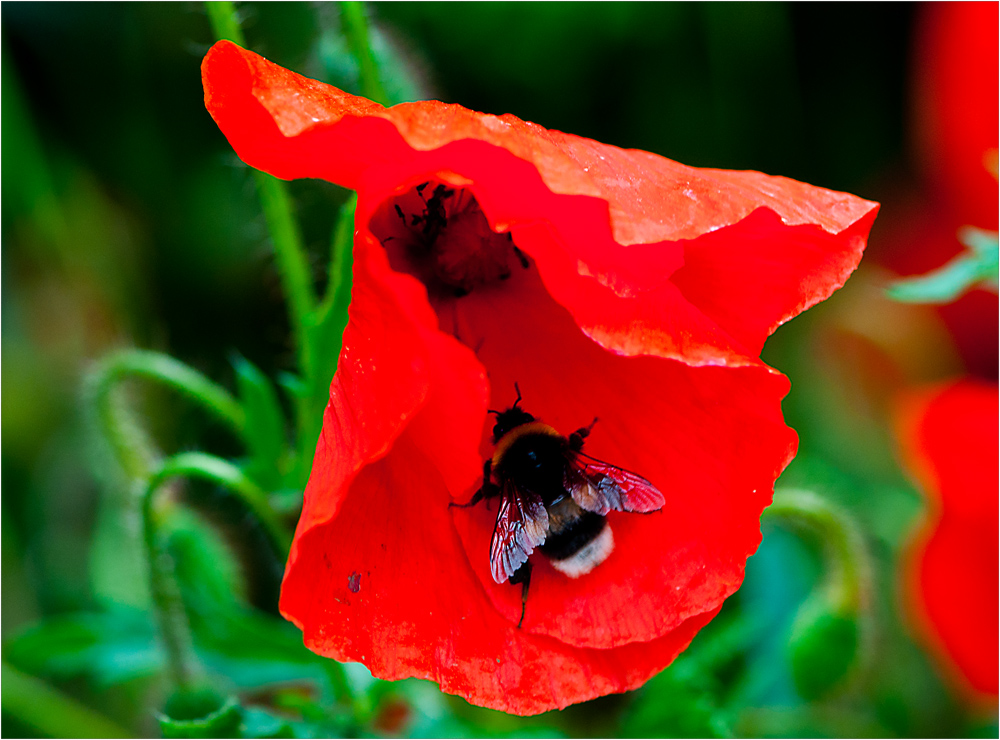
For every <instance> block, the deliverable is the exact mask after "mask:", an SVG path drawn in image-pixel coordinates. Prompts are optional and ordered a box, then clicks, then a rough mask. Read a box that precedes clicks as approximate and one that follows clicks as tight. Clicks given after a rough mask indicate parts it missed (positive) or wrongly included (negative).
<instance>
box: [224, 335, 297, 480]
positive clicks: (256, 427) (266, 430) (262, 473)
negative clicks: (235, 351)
mask: <svg viewBox="0 0 1000 740" xmlns="http://www.w3.org/2000/svg"><path fill="white" fill-rule="evenodd" d="M233 367H234V369H235V370H236V386H237V389H238V394H239V399H240V403H241V404H242V405H243V409H244V411H245V413H246V435H245V436H246V440H247V447H248V449H249V453H250V456H249V459H248V460H247V463H246V466H245V471H246V473H247V475H248V476H250V477H251V478H253V479H254V480H255V481H256V482H257V483H258V484H259V485H260V486H261V487H263V488H265V489H268V490H276V489H278V488H280V487H282V486H283V485H285V484H286V481H285V476H287V475H288V472H289V462H290V461H289V460H288V436H287V432H286V430H285V417H284V414H283V413H282V411H281V404H280V403H279V402H278V394H277V392H276V391H275V389H274V385H273V384H272V383H271V381H270V380H269V379H268V378H267V376H266V375H264V373H262V372H261V371H260V370H259V369H258V368H257V366H256V365H254V364H253V363H251V362H250V361H249V360H247V359H245V358H244V357H241V356H239V355H237V356H235V357H234V358H233Z"/></svg>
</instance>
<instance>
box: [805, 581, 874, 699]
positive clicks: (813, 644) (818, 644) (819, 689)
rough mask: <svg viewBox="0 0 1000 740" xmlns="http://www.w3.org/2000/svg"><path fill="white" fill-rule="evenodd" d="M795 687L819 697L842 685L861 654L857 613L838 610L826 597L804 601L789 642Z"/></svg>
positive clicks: (807, 695) (807, 694) (814, 697)
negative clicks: (859, 651) (859, 650)
mask: <svg viewBox="0 0 1000 740" xmlns="http://www.w3.org/2000/svg"><path fill="white" fill-rule="evenodd" d="M788 649H789V660H790V661H791V667H792V678H793V680H794V681H795V688H796V689H797V690H798V692H799V694H800V695H801V696H802V698H804V699H808V700H810V701H811V700H813V699H818V698H820V697H822V696H824V695H826V694H828V693H829V692H831V691H832V690H833V689H835V688H836V687H837V686H839V685H840V684H841V683H842V682H843V680H844V679H845V677H846V676H847V674H848V672H849V671H850V670H851V668H852V667H853V666H854V665H855V662H856V660H857V654H858V620H857V616H856V615H855V614H850V613H846V614H845V613H840V612H837V611H834V609H833V608H832V607H831V605H830V604H829V603H827V602H826V600H825V599H823V598H822V597H814V598H812V599H810V600H809V601H808V602H807V603H806V604H804V605H803V606H802V607H801V608H800V609H799V613H798V615H797V616H796V618H795V623H794V625H793V626H792V636H791V639H790V641H789V643H788Z"/></svg>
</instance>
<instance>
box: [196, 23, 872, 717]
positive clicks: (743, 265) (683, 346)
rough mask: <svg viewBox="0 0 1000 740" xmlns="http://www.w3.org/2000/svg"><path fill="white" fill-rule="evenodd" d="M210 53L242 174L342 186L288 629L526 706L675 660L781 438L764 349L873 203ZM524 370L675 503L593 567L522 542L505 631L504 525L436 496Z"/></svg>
mask: <svg viewBox="0 0 1000 740" xmlns="http://www.w3.org/2000/svg"><path fill="white" fill-rule="evenodd" d="M202 69H203V79H204V84H205V99H206V105H207V107H208V109H209V111H210V112H211V114H212V116H213V117H214V118H215V120H216V122H217V123H218V124H219V126H220V128H221V129H222V131H223V133H224V134H225V135H226V137H227V138H228V139H229V141H230V143H231V144H232V145H233V147H234V148H235V149H236V152H237V153H238V154H239V155H240V157H241V158H242V159H243V160H244V161H245V162H247V163H248V164H250V165H251V166H254V167H258V168H260V169H262V170H265V171H267V172H270V173H272V174H274V175H276V176H278V177H282V178H298V177H316V178H323V179H326V180H330V181H332V182H336V183H338V184H340V185H343V186H345V187H348V188H352V189H355V190H357V192H358V206H357V212H356V220H355V226H356V232H355V241H354V274H353V295H352V301H351V307H350V321H349V324H348V326H347V329H346V331H345V333H344V345H343V352H342V354H341V357H340V362H339V365H338V369H337V374H336V377H334V379H333V383H332V386H331V389H330V403H329V405H328V407H327V409H326V415H325V419H324V426H323V433H322V436H321V438H320V440H319V444H318V446H317V449H316V457H315V460H314V463H313V470H312V476H311V478H310V481H309V485H308V487H307V489H306V493H305V504H304V508H303V512H302V517H301V519H300V521H299V525H298V530H297V532H296V536H295V542H294V544H293V546H292V551H291V555H290V558H289V562H288V567H287V571H286V575H285V581H284V584H283V589H282V595H281V610H282V613H283V614H284V615H285V616H286V617H287V618H288V619H290V620H292V621H293V622H294V623H295V624H297V625H299V626H300V627H301V628H302V630H303V632H304V636H305V642H306V645H308V646H309V647H310V648H311V649H312V650H314V651H316V652H318V653H321V654H323V655H327V656H330V657H332V658H336V659H338V660H341V661H359V662H362V663H364V664H365V665H367V666H368V667H369V669H371V671H372V673H373V674H374V675H376V676H379V677H382V678H388V679H398V678H403V677H407V676H419V677H423V678H429V679H432V680H434V681H437V682H438V683H439V684H440V685H441V688H442V689H443V690H444V691H446V692H450V693H454V694H459V695H461V696H464V697H465V698H467V699H468V700H469V701H471V702H473V703H475V704H481V705H485V706H489V707H494V708H497V709H502V710H505V711H508V712H514V713H518V714H532V713H537V712H542V711H545V710H548V709H552V708H555V707H565V706H567V705H568V704H571V703H574V702H578V701H583V700H585V699H589V698H592V697H595V696H600V695H603V694H608V693H612V692H620V691H625V690H628V689H631V688H635V687H637V686H639V685H640V684H642V683H643V682H644V681H646V680H647V679H648V678H649V677H650V676H652V675H653V674H654V673H656V672H657V671H659V670H661V669H662V668H664V667H665V666H666V665H668V664H669V663H670V662H671V661H672V660H673V658H674V657H675V656H676V655H677V654H678V653H679V652H680V651H681V650H683V649H684V648H685V647H686V646H687V644H688V643H689V642H690V640H691V639H692V638H693V637H694V635H695V634H696V632H697V631H698V630H699V629H700V628H701V627H702V626H703V625H705V624H706V623H707V622H708V621H709V620H710V619H711V618H712V617H713V616H714V615H715V614H716V612H717V611H718V609H719V608H720V607H721V605H722V602H723V600H724V599H725V598H726V597H727V596H729V595H730V594H732V593H733V592H734V591H735V590H736V589H737V588H738V587H739V585H740V583H741V582H742V579H743V570H744V565H745V562H746V559H747V557H748V556H749V555H750V554H751V553H753V552H754V550H755V549H756V548H757V545H758V543H759V541H760V528H759V517H760V513H761V511H762V509H763V508H764V507H765V506H767V504H768V503H769V502H770V499H771V494H772V488H773V483H774V480H775V478H776V476H777V475H778V474H779V473H780V472H781V471H782V469H783V468H784V467H785V465H787V463H788V462H789V460H790V459H791V458H792V456H793V455H794V452H795V447H796V437H795V434H794V432H793V431H792V430H790V429H789V428H787V427H786V426H785V424H784V422H783V419H782V416H781V409H780V401H781V398H782V397H783V396H784V395H785V394H786V392H787V390H788V381H787V379H786V378H785V377H784V376H782V375H781V374H780V373H778V372H776V371H774V370H772V369H771V368H769V367H767V366H766V365H764V364H763V363H761V361H760V360H759V358H758V355H759V352H760V349H761V347H762V345H763V343H764V340H765V338H766V337H767V336H768V335H769V334H770V333H771V332H772V331H773V330H774V329H775V328H776V327H777V326H779V325H780V324H781V323H782V322H784V321H786V320H788V319H789V318H791V317H792V316H794V315H796V314H797V313H799V312H801V311H803V310H804V309H806V308H808V307H809V306H811V305H812V304H814V303H816V302H818V301H821V300H823V299H824V298H826V297H827V296H829V295H830V294H831V293H832V292H833V291H834V290H835V289H836V288H838V287H839V286H840V285H842V284H843V282H844V280H846V279H847V277H848V275H849V274H850V273H851V271H852V270H853V269H854V268H855V267H856V266H857V263H858V261H859V259H860V258H861V253H862V250H863V249H864V245H865V240H866V238H867V234H868V231H869V229H870V227H871V224H872V221H873V220H874V217H875V213H876V211H877V205H876V204H874V203H871V202H868V201H864V200H861V199H859V198H856V197H854V196H851V195H846V194H842V193H834V192H831V191H828V190H823V189H820V188H815V187H812V186H809V185H804V184H802V183H798V182H794V181H792V180H787V179H784V178H777V177H768V176H765V175H762V174H760V173H756V172H727V171H721V170H698V169H694V168H690V167H685V166H683V165H680V164H677V163H675V162H672V161H669V160H667V159H664V158H662V157H659V156H656V155H654V154H649V153H647V152H641V151H636V150H622V149H618V148H616V147H612V146H607V145H604V144H600V143H597V142H594V141H590V140H587V139H582V138H579V137H576V136H571V135H567V134H563V133H560V132H557V131H550V130H546V129H544V128H541V127H540V126H536V125H534V124H531V123H526V122H524V121H521V120H519V119H517V118H515V117H513V116H510V115H505V116H499V117H498V116H492V115H484V114H480V113H474V112H471V111H469V110H466V109H465V108H462V107H460V106H457V105H446V104H443V103H439V102H433V101H431V102H420V103H408V104H402V105H398V106H395V107H393V108H389V109H385V108H383V107H382V106H380V105H378V104H376V103H373V102H370V101H368V100H364V99H362V98H357V97H354V96H351V95H348V94H346V93H344V92H341V91H340V90H337V89H335V88H332V87H329V86H327V85H324V84H322V83H319V82H316V81H313V80H309V79H306V78H304V77H301V76H299V75H297V74H294V73H292V72H290V71H288V70H285V69H283V68H281V67H278V66H276V65H274V64H272V63H270V62H268V61H266V60H265V59H263V58H261V57H259V56H257V55H256V54H253V53H251V52H248V51H245V50H243V49H240V48H239V47H237V46H235V45H234V44H232V43H229V42H220V43H218V44H216V46H215V47H213V48H212V50H211V51H210V52H209V53H208V55H207V56H206V58H205V61H204V63H203V68H202ZM424 183H427V185H424ZM449 193H450V194H449ZM515 245H516V246H515ZM515 381H517V382H518V383H519V384H520V388H521V390H522V391H523V394H524V402H523V403H524V407H525V408H526V409H527V410H528V411H530V412H531V413H532V414H534V415H536V416H538V417H540V418H542V419H544V420H545V421H546V422H547V423H549V424H551V425H553V426H554V427H555V428H556V429H558V430H559V431H560V432H562V433H564V434H565V433H568V432H569V431H571V430H573V429H576V428H578V427H580V426H583V425H586V424H587V423H589V422H590V420H591V419H592V418H593V417H594V416H595V415H596V416H598V417H600V422H599V423H598V424H597V426H596V427H595V428H594V431H593V433H592V435H591V436H590V438H589V439H588V440H587V448H586V449H587V451H588V452H590V453H592V454H594V455H596V456H597V457H600V458H602V459H606V460H609V461H612V462H614V463H615V464H618V465H622V466H624V467H626V468H629V469H632V470H635V471H638V472H640V473H642V475H644V476H646V477H647V478H649V479H650V480H651V481H652V482H653V483H654V484H655V485H656V486H658V487H659V488H660V490H662V491H663V492H664V493H665V495H666V499H667V502H666V505H665V506H664V507H663V509H662V510H661V511H659V512H656V513H653V514H648V515H643V516H640V515H636V514H619V513H617V512H611V513H610V514H609V517H608V521H609V522H610V524H611V527H612V530H613V532H614V539H615V542H616V545H615V548H614V550H613V551H612V552H611V554H610V556H609V557H608V559H607V560H606V561H605V562H603V563H601V564H600V565H599V566H598V567H597V568H596V569H595V570H594V571H593V572H592V573H589V574H587V575H586V576H585V577H581V578H579V579H570V578H567V577H566V576H565V575H563V574H561V573H559V572H557V571H556V570H555V569H554V568H553V567H552V566H551V565H550V564H549V563H548V562H547V561H546V560H545V558H544V557H540V555H539V554H536V555H534V556H532V562H533V563H534V567H535V569H534V576H533V578H532V585H531V592H530V597H529V599H528V605H527V614H526V616H525V619H524V624H523V627H522V628H520V629H518V628H517V627H516V625H517V622H518V618H519V616H520V587H519V586H511V585H508V584H503V585H497V584H496V583H494V581H493V579H492V577H491V575H490V562H489V545H490V538H491V534H492V532H493V526H494V519H495V517H496V514H495V512H491V511H488V510H487V509H486V506H485V505H483V504H480V505H477V506H475V507H472V508H469V509H454V508H452V509H450V508H449V506H448V504H449V503H450V502H459V501H461V502H464V501H467V500H468V499H469V497H470V496H471V494H472V492H473V491H475V490H476V489H477V488H478V486H479V484H480V482H481V480H482V463H483V460H484V459H485V458H486V457H488V456H489V455H490V454H491V445H490V441H489V430H490V426H491V425H492V418H491V417H488V416H487V414H486V409H487V408H505V407H507V406H510V405H511V403H512V402H513V400H514V383H515ZM488 420H489V421H488ZM536 561H537V562H536Z"/></svg>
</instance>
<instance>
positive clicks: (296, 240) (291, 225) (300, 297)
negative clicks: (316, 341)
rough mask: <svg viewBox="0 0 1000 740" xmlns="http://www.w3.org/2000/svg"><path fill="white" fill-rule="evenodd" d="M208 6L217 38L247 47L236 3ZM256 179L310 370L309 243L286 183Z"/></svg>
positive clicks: (259, 175)
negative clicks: (303, 235)
mask: <svg viewBox="0 0 1000 740" xmlns="http://www.w3.org/2000/svg"><path fill="white" fill-rule="evenodd" d="M205 8H206V10H207V11H208V19H209V22H210V23H211V25H212V32H213V33H214V34H215V36H216V38H219V39H229V40H230V41H232V42H234V43H236V44H239V45H240V46H243V47H246V40H245V39H244V37H243V31H242V29H241V28H240V21H239V15H238V13H237V11H236V5H235V4H234V3H232V2H207V3H205ZM254 179H255V180H256V182H257V195H258V197H259V198H260V205H261V209H262V210H263V211H264V218H265V219H266V220H267V228H268V231H269V232H270V234H271V242H272V243H273V244H274V253H275V257H276V259H277V263H278V274H279V276H280V278H281V285H282V288H283V289H284V291H285V297H286V298H287V300H288V304H289V310H290V312H291V317H290V318H291V324H292V334H293V337H294V341H295V346H296V350H297V354H298V359H299V364H300V366H301V367H302V368H303V370H305V371H306V373H307V374H308V371H309V370H310V369H311V368H312V367H313V364H314V362H315V352H314V348H313V347H312V343H311V342H310V337H309V335H308V332H307V330H306V323H307V321H308V320H309V317H310V314H311V312H312V311H313V310H314V308H315V306H316V293H315V289H314V288H313V280H312V274H311V273H310V270H309V261H308V259H307V258H306V250H305V246H304V245H303V243H302V236H301V234H300V233H299V228H298V225H297V224H296V222H295V217H294V216H293V215H292V201H291V198H290V197H289V195H288V189H287V188H286V187H285V184H284V183H283V182H282V181H280V180H278V179H276V178H274V177H272V176H271V175H269V174H267V173H266V172H261V171H259V170H254Z"/></svg>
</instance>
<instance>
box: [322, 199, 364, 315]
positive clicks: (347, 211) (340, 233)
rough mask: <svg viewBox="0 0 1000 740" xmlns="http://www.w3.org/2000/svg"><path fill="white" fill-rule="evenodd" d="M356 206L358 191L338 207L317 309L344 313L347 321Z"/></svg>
mask: <svg viewBox="0 0 1000 740" xmlns="http://www.w3.org/2000/svg"><path fill="white" fill-rule="evenodd" d="M357 207H358V194H357V193H351V195H350V197H349V198H348V199H347V202H345V203H344V205H343V206H341V208H340V215H339V216H338V218H337V225H336V227H334V230H333V239H332V240H331V241H330V269H329V272H328V278H327V282H326V293H325V294H324V296H323V303H322V304H321V305H320V308H319V311H320V313H322V314H327V313H329V312H330V311H334V312H339V313H343V314H344V320H343V322H342V323H343V324H346V323H347V305H348V304H349V303H350V302H351V265H352V263H353V258H354V250H353V247H354V212H355V210H356V209H357Z"/></svg>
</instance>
